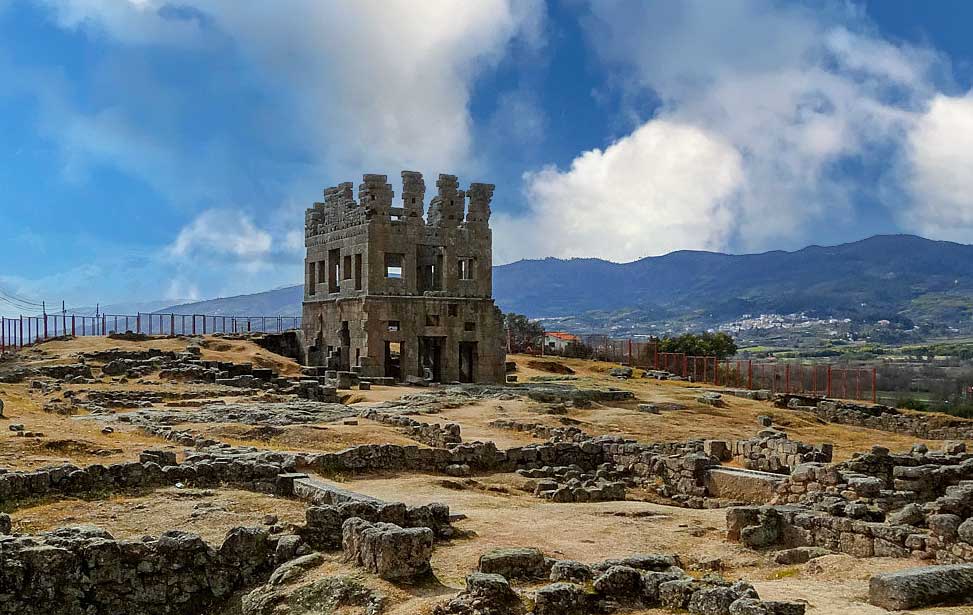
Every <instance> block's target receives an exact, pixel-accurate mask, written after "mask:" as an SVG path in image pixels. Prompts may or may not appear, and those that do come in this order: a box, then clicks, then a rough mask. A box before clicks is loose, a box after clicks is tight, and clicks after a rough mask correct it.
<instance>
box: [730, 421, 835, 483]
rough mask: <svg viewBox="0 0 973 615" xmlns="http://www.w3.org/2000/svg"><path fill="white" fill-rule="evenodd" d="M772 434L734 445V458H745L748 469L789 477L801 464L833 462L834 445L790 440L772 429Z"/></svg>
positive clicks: (744, 462) (732, 446)
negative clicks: (815, 444)
mask: <svg viewBox="0 0 973 615" xmlns="http://www.w3.org/2000/svg"><path fill="white" fill-rule="evenodd" d="M765 431H768V432H771V433H770V434H769V435H763V433H761V434H758V435H757V436H756V437H754V438H750V439H749V440H736V441H734V442H733V443H732V444H731V447H730V448H731V451H732V453H733V456H734V457H743V465H744V467H745V468H747V469H748V470H758V471H760V472H774V473H776V474H789V473H790V472H791V470H792V469H793V468H794V467H796V466H797V465H799V464H802V463H808V462H823V463H828V462H830V461H831V458H832V454H833V451H834V447H833V446H832V445H831V444H827V443H825V444H820V445H817V446H812V445H810V444H805V443H803V442H799V441H797V440H790V439H788V438H787V435H786V434H784V433H783V432H778V431H775V430H772V429H769V430H765Z"/></svg>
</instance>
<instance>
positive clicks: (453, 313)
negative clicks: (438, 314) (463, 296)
mask: <svg viewBox="0 0 973 615" xmlns="http://www.w3.org/2000/svg"><path fill="white" fill-rule="evenodd" d="M446 314H447V315H448V316H450V317H452V318H456V317H457V316H459V306H458V305H456V304H455V303H450V304H449V305H447V306H446Z"/></svg>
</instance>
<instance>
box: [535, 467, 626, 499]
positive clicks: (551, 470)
mask: <svg viewBox="0 0 973 615" xmlns="http://www.w3.org/2000/svg"><path fill="white" fill-rule="evenodd" d="M517 474H519V475H521V476H524V477H526V478H530V479H537V480H535V481H534V482H533V483H532V484H533V485H534V487H533V493H534V495H536V496H537V497H541V498H545V499H548V500H551V501H553V502H560V503H568V502H611V501H620V500H624V499H625V487H626V480H629V481H630V480H631V478H630V476H628V475H627V473H625V472H620V471H618V470H617V469H616V468H614V467H612V466H611V464H607V463H605V464H601V465H600V466H599V467H598V468H597V469H596V470H595V471H594V472H586V471H585V470H584V469H583V468H581V467H580V466H576V465H575V466H555V467H551V466H544V467H542V468H534V469H520V470H517ZM528 486H529V485H528Z"/></svg>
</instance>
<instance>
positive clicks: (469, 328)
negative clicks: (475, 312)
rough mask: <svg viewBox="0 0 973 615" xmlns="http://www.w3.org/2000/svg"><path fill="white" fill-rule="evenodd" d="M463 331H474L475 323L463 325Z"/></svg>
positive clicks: (468, 322)
mask: <svg viewBox="0 0 973 615" xmlns="http://www.w3.org/2000/svg"><path fill="white" fill-rule="evenodd" d="M463 330H464V331H466V332H470V331H476V323H475V322H470V321H467V322H465V323H463Z"/></svg>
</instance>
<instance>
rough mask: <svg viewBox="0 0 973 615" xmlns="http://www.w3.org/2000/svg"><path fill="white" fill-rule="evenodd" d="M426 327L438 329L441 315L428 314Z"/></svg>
mask: <svg viewBox="0 0 973 615" xmlns="http://www.w3.org/2000/svg"><path fill="white" fill-rule="evenodd" d="M426 326H427V327H438V326H439V314H426Z"/></svg>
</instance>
